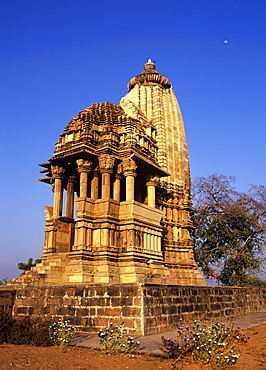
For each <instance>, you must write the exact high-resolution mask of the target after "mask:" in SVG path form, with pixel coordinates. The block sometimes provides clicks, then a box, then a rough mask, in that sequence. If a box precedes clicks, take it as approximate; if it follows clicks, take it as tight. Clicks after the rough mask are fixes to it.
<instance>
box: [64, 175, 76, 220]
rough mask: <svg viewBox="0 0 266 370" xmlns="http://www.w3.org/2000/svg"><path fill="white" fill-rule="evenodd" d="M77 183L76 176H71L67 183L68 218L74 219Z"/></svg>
mask: <svg viewBox="0 0 266 370" xmlns="http://www.w3.org/2000/svg"><path fill="white" fill-rule="evenodd" d="M75 183H76V176H69V178H68V182H67V196H66V217H68V218H73V210H74V189H75Z"/></svg>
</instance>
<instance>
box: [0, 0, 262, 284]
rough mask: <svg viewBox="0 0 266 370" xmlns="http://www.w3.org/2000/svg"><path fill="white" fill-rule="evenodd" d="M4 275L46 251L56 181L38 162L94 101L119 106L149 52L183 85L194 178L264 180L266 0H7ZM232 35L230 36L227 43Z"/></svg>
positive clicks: (241, 183) (179, 88)
mask: <svg viewBox="0 0 266 370" xmlns="http://www.w3.org/2000/svg"><path fill="white" fill-rule="evenodd" d="M0 6H1V7H0V21H1V22H0V28H1V54H2V56H1V81H0V89H1V103H0V109H1V146H0V150H1V162H0V163H1V165H0V166H1V179H0V190H1V193H0V194H1V195H0V202H1V203H0V206H1V220H0V225H1V232H0V279H2V278H4V277H9V278H13V277H16V276H18V274H19V270H17V263H18V262H26V261H27V260H28V258H29V257H33V258H38V257H39V256H40V255H41V252H42V246H43V237H44V234H43V228H44V206H46V205H52V200H53V197H52V192H51V187H49V186H48V185H46V184H43V183H40V182H38V181H37V178H38V177H40V175H39V173H38V171H39V169H40V168H39V167H38V163H43V162H45V161H46V160H47V159H48V158H50V157H51V156H52V155H53V147H54V144H55V142H56V140H57V139H58V136H59V134H60V133H61V132H62V131H63V129H64V127H65V125H66V124H67V123H68V122H69V120H70V119H71V118H72V117H73V116H75V115H76V113H77V112H79V111H80V110H82V109H84V108H86V107H87V106H89V105H90V104H92V103H95V102H104V101H110V102H112V103H118V102H119V100H120V98H121V97H122V96H124V95H125V94H126V92H127V88H126V85H127V82H128V81H129V79H130V78H131V77H133V76H135V75H137V74H139V73H141V72H142V70H143V64H144V63H145V62H146V61H147V59H148V58H151V59H152V60H155V61H156V65H157V70H158V71H159V72H160V73H162V74H164V75H165V76H167V77H168V78H169V79H170V80H171V82H172V84H173V87H174V90H175V93H176V95H177V98H178V100H179V103H180V106H181V110H182V113H183V117H184V120H185V126H186V133H187V140H188V146H189V154H190V161H191V172H192V179H193V178H194V177H195V176H209V175H211V174H213V173H218V174H224V175H233V176H236V178H237V183H236V186H237V189H238V190H240V191H246V190H247V187H248V185H249V184H263V185H265V184H266V171H265V162H266V155H265V137H266V128H265V127H266V103H265V102H266V63H265V61H266V21H265V19H266V1H265V0H248V1H247V0H171V1H169V0H164V1H162V0H153V1H145V0H142V1H139V0H134V1H126V0H124V1H116V0H109V1H103V0H98V1H92V0H72V1H69V0H53V1H51V0H45V1H43V0H23V1H22V0H8V1H6V0H1V1H0ZM225 40H228V42H225Z"/></svg>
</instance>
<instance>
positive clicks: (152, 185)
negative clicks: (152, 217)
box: [146, 177, 159, 208]
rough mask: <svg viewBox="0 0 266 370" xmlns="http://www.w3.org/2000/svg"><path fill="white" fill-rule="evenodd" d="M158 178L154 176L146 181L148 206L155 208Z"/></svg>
mask: <svg viewBox="0 0 266 370" xmlns="http://www.w3.org/2000/svg"><path fill="white" fill-rule="evenodd" d="M158 181H159V179H158V178H157V177H154V178H153V179H150V180H149V181H148V182H147V183H146V186H147V195H148V206H150V207H153V208H155V206H156V185H157V184H158Z"/></svg>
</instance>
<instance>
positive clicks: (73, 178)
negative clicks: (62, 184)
mask: <svg viewBox="0 0 266 370" xmlns="http://www.w3.org/2000/svg"><path fill="white" fill-rule="evenodd" d="M76 181H77V176H75V175H73V176H69V177H68V183H71V184H75V182H76Z"/></svg>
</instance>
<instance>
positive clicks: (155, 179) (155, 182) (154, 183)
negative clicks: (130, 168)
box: [146, 176, 159, 186]
mask: <svg viewBox="0 0 266 370" xmlns="http://www.w3.org/2000/svg"><path fill="white" fill-rule="evenodd" d="M158 183H159V177H157V176H155V177H153V178H152V179H150V180H149V181H147V182H146V186H157V185H158Z"/></svg>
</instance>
